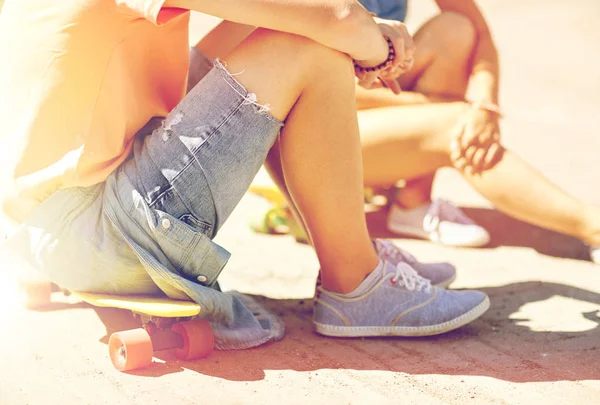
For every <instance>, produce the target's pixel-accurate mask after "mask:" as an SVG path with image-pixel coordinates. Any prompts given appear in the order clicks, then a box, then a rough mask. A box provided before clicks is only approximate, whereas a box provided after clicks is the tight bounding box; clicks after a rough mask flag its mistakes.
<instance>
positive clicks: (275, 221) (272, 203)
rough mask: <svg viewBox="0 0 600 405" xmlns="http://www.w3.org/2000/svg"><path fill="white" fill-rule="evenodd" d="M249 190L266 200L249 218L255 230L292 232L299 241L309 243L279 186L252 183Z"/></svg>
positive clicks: (279, 233) (277, 232) (272, 232)
mask: <svg viewBox="0 0 600 405" xmlns="http://www.w3.org/2000/svg"><path fill="white" fill-rule="evenodd" d="M248 191H249V193H250V194H253V195H255V196H258V197H261V198H262V199H263V200H264V202H265V204H264V205H263V206H262V207H260V208H259V209H258V210H256V211H254V212H253V213H252V216H251V217H250V218H249V221H248V222H249V225H250V228H251V229H252V230H253V231H254V232H257V233H267V234H275V235H286V234H290V235H292V236H294V238H295V239H296V241H297V242H300V243H308V238H307V236H306V233H305V232H304V230H303V229H302V227H301V226H300V225H299V224H298V223H297V221H296V219H295V218H294V216H293V214H292V212H291V211H290V209H289V207H288V204H287V201H286V200H285V197H284V196H283V194H282V193H281V191H279V189H278V188H277V186H275V185H274V184H269V185H258V184H252V185H251V186H250V188H249V189H248Z"/></svg>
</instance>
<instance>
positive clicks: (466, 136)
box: [460, 123, 473, 154]
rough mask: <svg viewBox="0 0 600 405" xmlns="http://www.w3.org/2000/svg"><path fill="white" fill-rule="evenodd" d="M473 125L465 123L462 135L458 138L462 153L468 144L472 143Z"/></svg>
mask: <svg viewBox="0 0 600 405" xmlns="http://www.w3.org/2000/svg"><path fill="white" fill-rule="evenodd" d="M472 135H473V125H471V124H470V123H467V124H465V129H464V131H463V135H462V137H461V139H460V149H461V151H462V153H463V154H464V153H465V152H466V150H467V148H468V147H469V146H471V145H472V144H473V136H472Z"/></svg>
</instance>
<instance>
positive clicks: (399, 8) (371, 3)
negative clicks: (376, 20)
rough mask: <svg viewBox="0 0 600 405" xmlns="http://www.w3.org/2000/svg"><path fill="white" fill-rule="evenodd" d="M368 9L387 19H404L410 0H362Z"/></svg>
mask: <svg viewBox="0 0 600 405" xmlns="http://www.w3.org/2000/svg"><path fill="white" fill-rule="evenodd" d="M360 3H361V4H362V5H363V6H365V8H366V9H367V10H369V11H370V12H372V13H375V14H377V16H378V17H380V18H385V19H386V20H395V21H404V20H405V19H406V9H407V8H408V4H407V3H408V0H360Z"/></svg>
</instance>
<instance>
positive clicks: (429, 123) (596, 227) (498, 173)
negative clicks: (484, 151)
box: [359, 102, 600, 245]
mask: <svg viewBox="0 0 600 405" xmlns="http://www.w3.org/2000/svg"><path fill="white" fill-rule="evenodd" d="M467 108H468V106H467V105H466V104H464V103H459V102H455V103H445V104H429V105H416V106H406V107H390V108H380V109H374V110H368V111H362V112H360V116H359V117H360V120H359V122H360V129H361V134H362V136H363V161H364V178H365V183H366V184H367V185H379V186H385V185H389V184H393V183H394V182H396V181H397V180H398V179H415V178H421V177H422V176H426V175H427V173H430V172H431V171H433V170H435V169H437V168H439V167H441V166H450V165H451V161H450V158H449V156H450V142H451V139H452V128H455V127H456V125H457V124H458V122H459V120H460V119H461V117H462V115H463V114H464V111H466V109H467ZM432 117H435V119H432ZM461 173H462V175H463V176H464V177H465V178H466V179H467V180H468V181H469V183H471V185H472V186H473V187H475V189H476V190H477V191H479V192H480V193H481V194H482V195H483V196H484V197H485V198H487V199H488V200H490V202H492V203H493V204H494V206H495V207H496V208H498V209H499V210H500V211H502V212H504V213H506V214H508V215H511V216H513V217H515V218H518V219H521V220H523V221H526V222H529V223H532V224H535V225H538V226H542V227H544V228H548V229H552V230H555V231H558V232H562V233H565V234H568V235H572V236H575V237H577V238H579V239H582V240H584V241H585V242H588V243H590V244H593V245H597V244H600V207H595V206H592V205H590V204H586V203H584V202H583V201H580V200H578V199H576V198H574V197H572V196H571V195H569V194H567V193H565V192H564V191H563V190H561V189H560V188H559V187H558V186H556V185H555V184H553V183H552V182H551V181H549V180H548V179H547V178H546V177H544V176H543V175H542V174H541V173H539V172H538V171H537V170H535V169H534V168H532V167H531V166H529V165H528V164H527V163H526V162H525V161H523V160H522V159H521V158H520V157H519V156H517V155H516V154H514V153H512V152H511V151H509V150H505V151H504V154H503V157H502V159H501V160H500V162H498V163H497V164H496V166H494V167H493V168H492V169H490V170H487V171H485V172H484V173H482V174H479V175H478V174H476V175H470V174H468V173H465V172H461Z"/></svg>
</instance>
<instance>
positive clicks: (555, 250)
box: [367, 207, 590, 261]
mask: <svg viewBox="0 0 600 405" xmlns="http://www.w3.org/2000/svg"><path fill="white" fill-rule="evenodd" d="M463 210H464V211H465V213H466V214H467V215H468V216H469V217H470V218H472V219H473V220H474V221H475V222H477V223H478V224H480V225H481V226H483V227H484V228H485V229H487V230H488V232H489V233H490V236H491V243H490V244H489V245H488V246H487V247H488V248H493V247H498V246H517V247H528V248H532V249H535V250H536V251H537V252H539V253H541V254H544V255H548V256H553V257H561V258H566V259H575V260H586V261H589V260H590V255H589V249H588V248H587V246H586V245H585V244H584V243H583V242H581V241H580V240H578V239H575V238H573V237H571V236H567V235H564V234H560V233H557V232H553V231H550V230H547V229H543V228H540V227H537V226H534V225H530V224H528V223H526V222H523V221H519V220H518V219H515V218H512V217H509V216H508V215H505V214H503V213H501V212H499V211H496V210H493V209H488V208H463ZM386 215H387V210H386V208H385V207H376V208H374V209H371V210H370V211H369V212H367V223H368V226H369V231H370V232H371V235H373V236H375V237H378V238H398V235H396V234H393V233H391V232H389V231H388V230H387V229H386V227H385V220H386ZM407 237H408V236H407Z"/></svg>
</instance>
